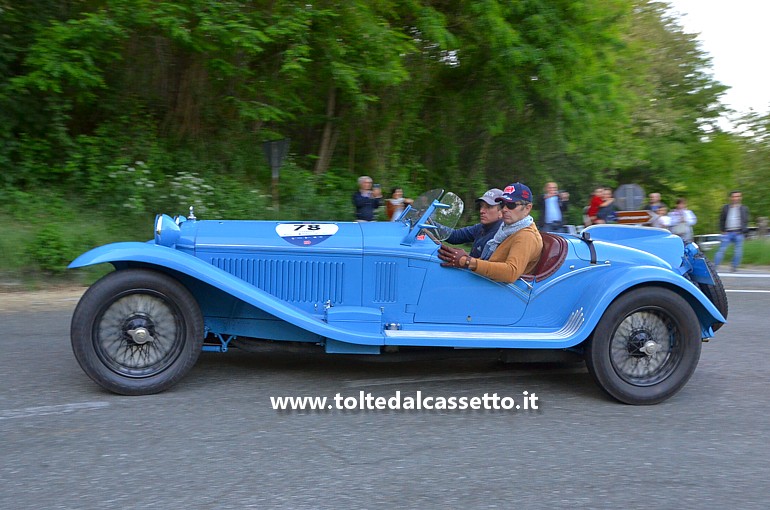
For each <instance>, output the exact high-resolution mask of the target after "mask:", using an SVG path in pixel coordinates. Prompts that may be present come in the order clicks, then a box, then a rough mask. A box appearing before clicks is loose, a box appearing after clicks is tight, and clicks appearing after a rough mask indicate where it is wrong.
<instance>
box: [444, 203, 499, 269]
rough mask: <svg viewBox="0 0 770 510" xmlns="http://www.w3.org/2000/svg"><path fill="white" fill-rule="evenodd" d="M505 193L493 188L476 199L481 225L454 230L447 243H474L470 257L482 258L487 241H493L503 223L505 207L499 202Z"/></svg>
mask: <svg viewBox="0 0 770 510" xmlns="http://www.w3.org/2000/svg"><path fill="white" fill-rule="evenodd" d="M502 196H503V192H502V191H500V190H499V189H497V188H492V189H490V190H488V191H487V192H486V193H484V194H483V195H481V196H480V197H479V198H477V199H476V203H477V204H478V206H479V220H480V223H477V224H475V225H471V226H470V227H463V228H458V229H454V230H452V233H451V234H450V235H449V237H447V238H446V242H448V243H450V244H465V243H470V242H472V243H473V248H472V249H471V253H470V256H471V257H475V258H480V257H481V252H482V250H483V249H484V245H485V244H487V241H489V240H490V239H492V237H493V236H494V235H495V233H496V232H497V231H498V230H499V229H500V225H502V223H503V211H502V209H503V205H502V204H501V203H500V202H498V201H497V199H499V198H500V197H502Z"/></svg>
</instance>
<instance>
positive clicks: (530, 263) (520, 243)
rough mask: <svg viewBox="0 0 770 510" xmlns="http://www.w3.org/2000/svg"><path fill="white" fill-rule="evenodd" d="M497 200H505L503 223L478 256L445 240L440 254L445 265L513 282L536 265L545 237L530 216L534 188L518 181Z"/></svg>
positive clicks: (439, 256)
mask: <svg viewBox="0 0 770 510" xmlns="http://www.w3.org/2000/svg"><path fill="white" fill-rule="evenodd" d="M496 201H497V202H501V203H502V204H503V224H502V225H501V226H500V228H499V229H498V231H497V232H496V233H495V235H494V237H493V238H492V239H490V240H489V242H487V244H486V245H485V246H484V250H483V252H482V253H481V257H480V258H475V257H472V256H470V255H468V254H467V253H466V252H465V250H462V249H459V248H452V247H450V246H447V245H445V244H442V245H441V248H439V250H438V258H439V259H441V260H442V264H441V265H442V266H443V267H457V268H466V269H470V270H471V271H473V272H475V273H478V274H480V275H483V276H486V277H487V278H490V279H492V280H495V281H498V282H504V283H513V282H515V281H516V280H517V279H518V278H519V277H520V276H521V275H523V274H529V273H531V272H532V271H533V270H534V269H535V266H536V265H537V261H538V259H539V258H540V252H541V251H542V250H543V238H542V237H541V236H540V232H538V230H537V227H536V226H535V225H534V220H533V219H532V216H530V212H531V211H532V191H531V190H530V189H529V187H527V186H526V185H525V184H522V183H520V182H516V183H513V184H511V185H510V186H506V188H505V189H504V190H503V194H502V196H500V197H498V198H497V199H496Z"/></svg>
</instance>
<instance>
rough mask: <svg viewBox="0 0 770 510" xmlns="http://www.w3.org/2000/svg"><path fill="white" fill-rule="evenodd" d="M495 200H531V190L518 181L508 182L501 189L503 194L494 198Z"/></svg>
mask: <svg viewBox="0 0 770 510" xmlns="http://www.w3.org/2000/svg"><path fill="white" fill-rule="evenodd" d="M496 201H497V202H508V203H510V202H532V190H530V189H529V186H527V185H526V184H522V183H520V182H514V183H513V184H509V185H508V186H506V187H505V189H503V196H501V197H499V198H497V199H496Z"/></svg>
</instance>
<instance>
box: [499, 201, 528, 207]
mask: <svg viewBox="0 0 770 510" xmlns="http://www.w3.org/2000/svg"><path fill="white" fill-rule="evenodd" d="M503 205H505V207H507V208H508V209H516V208H517V207H519V206H520V205H527V204H525V203H524V202H503Z"/></svg>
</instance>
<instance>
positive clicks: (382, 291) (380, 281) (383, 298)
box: [374, 262, 397, 303]
mask: <svg viewBox="0 0 770 510" xmlns="http://www.w3.org/2000/svg"><path fill="white" fill-rule="evenodd" d="M396 270H397V268H396V264H394V263H392V262H375V264H374V302H375V303H395V302H396V298H397V296H396Z"/></svg>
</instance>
